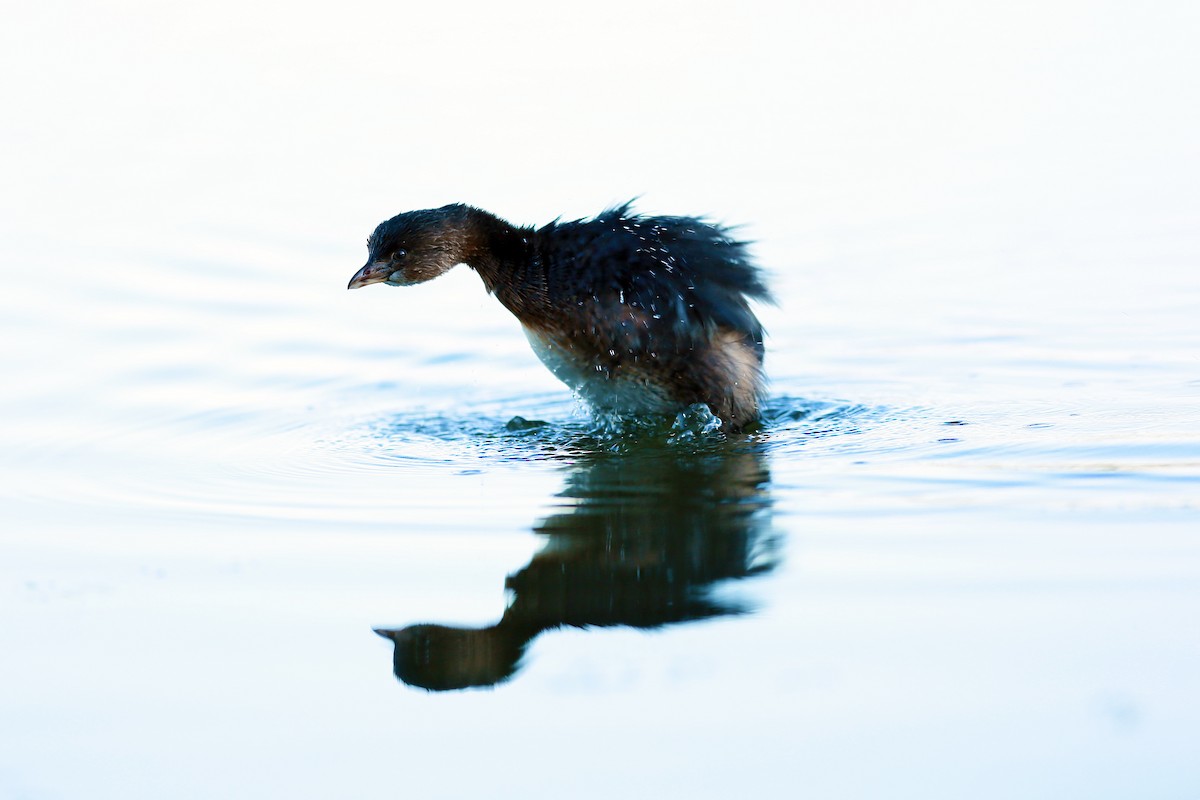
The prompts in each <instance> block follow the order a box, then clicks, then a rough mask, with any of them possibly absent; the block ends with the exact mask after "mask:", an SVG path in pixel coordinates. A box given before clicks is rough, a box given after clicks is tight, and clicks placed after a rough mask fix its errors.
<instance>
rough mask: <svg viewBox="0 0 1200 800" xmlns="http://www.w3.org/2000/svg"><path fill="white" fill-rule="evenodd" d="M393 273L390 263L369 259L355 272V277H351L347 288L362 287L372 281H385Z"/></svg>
mask: <svg viewBox="0 0 1200 800" xmlns="http://www.w3.org/2000/svg"><path fill="white" fill-rule="evenodd" d="M391 274H392V267H391V265H390V264H387V263H385V262H380V261H368V262H367V263H366V266H364V267H363V268H362V269H360V270H359V271H358V272H356V273H354V277H353V278H351V279H350V283H349V285H347V286H346V288H347V289H361V288H362V287H364V286H370V285H371V284H372V283H383V282H384V281H386V280H387V279H388V276H389V275H391Z"/></svg>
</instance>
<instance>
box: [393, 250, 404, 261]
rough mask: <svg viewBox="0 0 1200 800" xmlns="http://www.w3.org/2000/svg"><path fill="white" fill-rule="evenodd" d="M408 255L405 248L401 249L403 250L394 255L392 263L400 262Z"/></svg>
mask: <svg viewBox="0 0 1200 800" xmlns="http://www.w3.org/2000/svg"><path fill="white" fill-rule="evenodd" d="M406 255H407V252H406V251H405V250H404V249H403V248H401V249H399V250H397V251H396V252H394V253H392V261H399V260H400V259H402V258H404V256H406Z"/></svg>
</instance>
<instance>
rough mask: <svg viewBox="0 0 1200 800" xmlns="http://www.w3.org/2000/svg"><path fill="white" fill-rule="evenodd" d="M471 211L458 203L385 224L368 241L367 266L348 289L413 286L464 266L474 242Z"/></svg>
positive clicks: (360, 271)
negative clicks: (456, 266)
mask: <svg viewBox="0 0 1200 800" xmlns="http://www.w3.org/2000/svg"><path fill="white" fill-rule="evenodd" d="M470 211H471V209H470V208H469V207H468V206H464V205H458V204H455V205H449V206H443V207H441V208H431V209H426V210H423V211H407V212H405V213H403V214H400V215H398V216H395V217H392V218H391V219H389V220H388V221H387V222H381V223H380V224H379V227H377V228H376V229H375V232H374V233H372V234H371V237H370V238H369V239H367V253H368V257H367V263H366V264H365V265H364V266H363V268H362V269H360V270H359V271H358V272H356V273H354V277H353V278H351V279H350V285H349V286H347V287H346V288H347V289H357V288H359V287H361V286H369V285H371V284H372V283H386V284H388V285H389V286H411V285H412V284H414V283H424V282H425V281H428V280H432V279H433V278H436V277H437V276H438V275H441V274H442V273H443V272H445V271H447V270H448V269H450V268H451V267H453V266H455V265H456V264H461V263H463V261H464V260H465V259H466V257H467V250H468V244H469V241H470V239H471V237H470V233H471V226H470Z"/></svg>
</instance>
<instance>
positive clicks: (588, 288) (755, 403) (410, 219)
mask: <svg viewBox="0 0 1200 800" xmlns="http://www.w3.org/2000/svg"><path fill="white" fill-rule="evenodd" d="M367 250H368V253H369V257H368V259H367V263H366V265H365V266H364V267H363V268H362V269H360V270H359V271H358V272H357V273H355V275H354V277H353V278H351V279H350V285H349V286H348V287H347V288H348V289H357V288H359V287H362V286H368V285H370V284H372V283H386V284H388V285H391V286H411V285H412V284H416V283H423V282H424V281H427V280H431V279H433V278H436V277H437V276H438V275H441V274H442V273H444V272H446V271H447V270H449V269H450V268H451V267H454V266H455V265H457V264H466V265H467V266H469V267H471V268H472V269H473V270H475V271H476V272H477V273H479V277H480V278H482V279H483V284H484V286H485V287H486V288H487V291H488V292H490V293H491V294H494V295H495V296H496V299H497V300H499V301H500V302H501V304H503V305H504V307H505V308H507V309H508V310H509V311H511V312H512V313H513V315H514V316H516V318H517V319H518V320H519V321H520V323H521V325H522V327H523V328H524V330H525V335H526V337H527V338H528V339H529V342H530V344H531V345H532V346H533V350H534V352H535V353H537V355H538V357H539V358H541V360H542V362H543V363H545V365H546V366H547V367H548V368H549V369H550V371H551V372H553V373H554V375H555V376H556V377H557V378H559V380H561V381H562V382H563V383H565V384H567V386H569V387H570V388H571V389H573V390H574V391H575V392H577V393H578V394H579V395H580V396H581V397H582V398H583V399H584V400H585V401H587V402H588V404H589V405H591V406H592V407H593V408H595V409H598V410H601V411H616V412H621V413H632V414H643V413H670V412H675V411H678V410H680V409H682V408H685V407H687V406H690V405H693V404H695V403H704V404H706V405H707V406H708V407H709V408H710V409H711V410H712V412H713V413H714V414H715V415H716V416H718V417H720V418H721V420H722V421H723V422H725V423H727V424H728V426H729V428H731V429H733V430H740V429H742V428H744V427H745V426H747V425H750V424H752V423H753V422H755V421H756V420H757V419H758V416H759V404H760V402H761V400H762V396H763V390H764V375H763V367H762V364H763V329H762V325H760V324H759V322H758V319H757V318H756V317H755V316H754V312H753V311H751V309H750V306H749V303H748V300H751V299H753V300H760V301H768V302H769V301H770V300H771V296H770V292H769V291H768V289H767V287H766V285H765V284H764V283H763V280H762V277H761V275H760V274H759V270H758V268H757V267H756V266H755V265H754V264H753V263H752V262H751V260H750V257H749V254H748V253H747V247H746V243H745V242H741V241H738V240H736V239H734V238H733V237H732V236H731V234H730V231H729V230H728V229H727V228H724V227H722V226H719V225H715V224H713V223H710V222H707V221H705V220H703V219H700V218H696V217H654V216H642V215H639V214H635V213H633V212H632V211H631V209H630V204H629V203H626V204H625V205H622V206H619V207H616V208H611V209H608V210H607V211H605V212H603V213H601V214H599V215H598V216H596V217H595V218H594V219H581V220H575V221H572V222H560V221H555V222H552V223H550V224H549V225H546V226H544V227H542V228H537V229H535V228H532V227H518V226H515V225H510V224H509V223H508V222H505V221H504V220H502V219H500V218H499V217H496V216H495V215H493V214H489V213H488V212H486V211H483V210H481V209H478V208H472V207H471V206H466V205H461V204H454V205H448V206H443V207H442V208H436V209H426V210H422V211H409V212H406V213H403V214H400V215H398V216H395V217H392V218H391V219H389V220H387V221H386V222H383V223H381V224H380V225H379V227H377V228H376V229H375V232H374V233H372V234H371V237H370V238H369V239H368V240H367Z"/></svg>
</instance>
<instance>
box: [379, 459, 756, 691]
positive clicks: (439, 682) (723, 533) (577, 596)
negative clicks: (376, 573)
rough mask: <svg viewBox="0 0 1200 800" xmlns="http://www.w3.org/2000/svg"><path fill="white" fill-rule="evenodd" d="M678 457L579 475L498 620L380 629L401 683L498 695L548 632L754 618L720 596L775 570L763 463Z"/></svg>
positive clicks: (605, 465) (513, 581)
mask: <svg viewBox="0 0 1200 800" xmlns="http://www.w3.org/2000/svg"><path fill="white" fill-rule="evenodd" d="M679 450H680V448H678V447H673V446H668V445H659V446H646V447H644V448H639V449H638V450H637V451H636V452H624V453H619V454H605V455H597V456H593V457H590V458H589V459H587V460H586V461H585V462H584V463H581V464H578V465H576V466H575V467H573V468H572V470H571V471H570V473H569V474H568V477H567V482H566V487H565V488H564V490H563V492H562V494H561V497H563V498H565V502H564V503H563V505H564V510H563V511H561V512H560V513H556V514H553V515H551V516H550V517H547V518H546V519H544V520H542V521H541V522H540V523H538V524H537V525H536V526H535V527H534V532H535V533H538V534H541V535H543V536H545V537H546V544H545V546H544V547H543V548H542V549H541V550H540V551H539V552H538V553H537V554H535V555H534V557H533V559H532V560H531V561H530V562H529V564H528V565H527V566H525V567H524V568H523V569H521V570H520V571H518V572H516V573H515V574H513V575H510V576H508V578H507V579H506V581H505V586H506V587H507V588H508V590H509V592H510V597H511V600H510V603H509V606H508V608H507V609H506V610H505V611H504V614H503V616H501V618H500V620H499V622H497V623H496V624H494V625H491V626H489V627H485V628H459V627H452V626H447V625H435V624H417V625H410V626H408V627H405V628H400V629H380V630H377V631H376V632H377V633H379V634H380V635H381V636H385V637H387V638H389V639H391V640H392V641H393V642H394V643H395V654H394V663H395V672H396V676H397V677H398V678H399V679H400V680H402V681H404V682H405V683H407V684H410V685H412V686H419V687H423V688H425V689H430V690H449V689H464V688H467V687H474V686H491V685H494V684H496V683H499V682H501V681H504V680H506V679H508V678H510V677H512V675H513V674H514V672H516V670H517V667H518V664H519V662H520V660H521V656H522V654H523V653H524V651H525V648H526V647H527V646H528V645H529V643H530V642H531V641H532V640H533V639H534V638H535V637H536V636H537V635H538V634H540V633H542V632H543V631H547V630H551V629H554V628H558V627H561V626H564V625H570V626H575V627H581V628H582V627H591V626H612V625H626V626H631V627H636V628H656V627H658V626H661V625H667V624H670V623H677V622H684V621H687V620H696V619H704V618H707V617H715V616H721V615H727V614H740V613H744V612H746V611H747V610H748V609H747V608H746V607H745V606H744V605H742V604H740V603H738V602H737V601H735V600H730V599H726V598H724V597H719V596H717V595H715V594H714V592H713V588H714V586H715V585H716V584H717V583H719V582H721V581H727V580H732V579H738V578H746V577H750V576H752V575H755V574H758V573H761V572H764V571H766V570H770V569H771V568H772V567H773V566H774V563H775V550H776V548H775V544H774V541H773V539H772V537H771V534H770V529H769V520H768V513H767V512H768V505H769V497H768V483H769V477H768V473H767V469H766V465H765V462H764V459H763V457H762V454H761V453H760V452H758V451H757V450H756V449H755V448H754V447H753V446H752V444H751V443H749V442H741V443H729V444H727V445H726V446H723V447H721V448H720V449H717V450H711V449H709V450H706V451H704V452H702V453H696V452H692V453H680V452H678V451H679Z"/></svg>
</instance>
